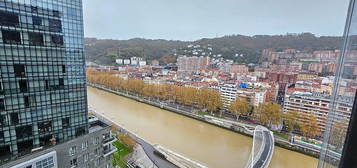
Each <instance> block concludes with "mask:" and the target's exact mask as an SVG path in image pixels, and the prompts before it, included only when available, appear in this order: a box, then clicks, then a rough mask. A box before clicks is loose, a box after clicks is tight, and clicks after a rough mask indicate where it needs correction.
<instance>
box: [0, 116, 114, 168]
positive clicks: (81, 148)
mask: <svg viewBox="0 0 357 168" xmlns="http://www.w3.org/2000/svg"><path fill="white" fill-rule="evenodd" d="M89 125H90V126H89V133H88V134H86V135H84V136H81V137H78V138H75V139H72V140H70V141H66V142H64V143H61V144H57V145H53V146H51V147H48V148H46V149H45V150H41V151H39V152H36V153H33V154H31V155H27V156H24V157H21V158H20V159H18V160H16V161H13V162H10V163H8V164H5V165H3V167H9V168H29V167H31V166H32V167H31V168H40V167H43V168H44V167H47V168H57V167H58V168H70V167H81V168H112V167H113V166H112V157H111V156H112V154H113V153H114V152H116V151H117V149H116V148H115V147H114V146H113V145H112V143H113V142H114V141H116V140H117V139H116V138H115V136H113V135H112V133H111V127H110V126H109V125H106V124H105V123H103V122H101V121H99V120H98V119H96V118H91V119H89Z"/></svg>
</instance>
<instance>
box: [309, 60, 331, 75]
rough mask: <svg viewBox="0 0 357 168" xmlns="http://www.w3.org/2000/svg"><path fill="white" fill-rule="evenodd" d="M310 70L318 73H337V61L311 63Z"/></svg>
mask: <svg viewBox="0 0 357 168" xmlns="http://www.w3.org/2000/svg"><path fill="white" fill-rule="evenodd" d="M308 70H309V71H312V72H317V73H335V72H336V63H335V62H324V63H313V64H310V65H309V67H308Z"/></svg>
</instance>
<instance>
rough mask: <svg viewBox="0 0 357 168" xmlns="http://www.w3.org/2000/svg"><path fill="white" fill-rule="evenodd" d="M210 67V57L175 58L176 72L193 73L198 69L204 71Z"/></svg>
mask: <svg viewBox="0 0 357 168" xmlns="http://www.w3.org/2000/svg"><path fill="white" fill-rule="evenodd" d="M209 65H210V57H203V56H201V57H196V56H193V57H187V56H180V57H178V58H177V66H178V71H188V72H195V71H198V70H200V69H206V68H207V67H208V66H209Z"/></svg>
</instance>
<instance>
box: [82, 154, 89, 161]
mask: <svg viewBox="0 0 357 168" xmlns="http://www.w3.org/2000/svg"><path fill="white" fill-rule="evenodd" d="M83 160H84V161H85V162H87V161H88V160H89V154H88V153H86V154H84V155H83Z"/></svg>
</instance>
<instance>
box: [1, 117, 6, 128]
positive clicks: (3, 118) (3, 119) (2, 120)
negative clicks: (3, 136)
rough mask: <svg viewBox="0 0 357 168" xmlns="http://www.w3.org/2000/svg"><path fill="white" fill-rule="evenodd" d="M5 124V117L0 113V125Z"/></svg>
mask: <svg viewBox="0 0 357 168" xmlns="http://www.w3.org/2000/svg"><path fill="white" fill-rule="evenodd" d="M4 125H7V124H6V119H5V116H4V115H0V126H4Z"/></svg>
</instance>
